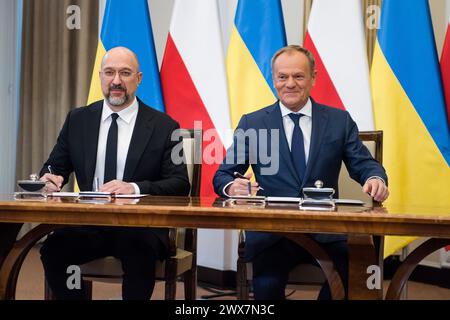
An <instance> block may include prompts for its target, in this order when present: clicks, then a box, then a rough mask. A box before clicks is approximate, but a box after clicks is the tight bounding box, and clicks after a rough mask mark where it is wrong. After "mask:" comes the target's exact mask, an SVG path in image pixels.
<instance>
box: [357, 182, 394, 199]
mask: <svg viewBox="0 0 450 320" xmlns="http://www.w3.org/2000/svg"><path fill="white" fill-rule="evenodd" d="M363 192H365V193H368V194H370V196H371V197H372V198H374V199H375V200H376V201H379V202H383V201H384V200H386V199H387V198H388V196H389V190H388V188H387V186H386V185H385V184H384V182H383V180H380V179H377V178H372V179H369V180H367V182H366V183H365V184H364V186H363Z"/></svg>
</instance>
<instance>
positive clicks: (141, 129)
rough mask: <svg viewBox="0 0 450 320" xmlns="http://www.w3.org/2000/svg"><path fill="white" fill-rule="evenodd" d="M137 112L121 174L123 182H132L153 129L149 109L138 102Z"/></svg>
mask: <svg viewBox="0 0 450 320" xmlns="http://www.w3.org/2000/svg"><path fill="white" fill-rule="evenodd" d="M138 102H139V110H138V114H137V117H136V123H135V125H134V130H133V135H132V136H131V141H130V146H129V148H128V154H127V160H126V162H125V170H124V173H123V181H132V179H133V175H134V172H135V170H136V166H137V165H138V163H139V160H140V158H141V156H142V153H143V152H144V150H145V148H146V147H147V143H148V141H149V140H150V138H151V136H152V133H153V128H154V126H152V118H153V115H152V113H151V112H150V110H147V109H146V108H149V107H147V106H145V105H144V104H143V103H142V102H141V101H139V100H138Z"/></svg>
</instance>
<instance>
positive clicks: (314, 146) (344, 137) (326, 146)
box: [214, 99, 387, 259]
mask: <svg viewBox="0 0 450 320" xmlns="http://www.w3.org/2000/svg"><path fill="white" fill-rule="evenodd" d="M311 100H312V99H311ZM249 128H252V129H256V130H264V129H265V130H267V136H268V138H267V139H266V138H264V134H265V133H264V132H265V131H258V134H257V135H256V136H257V140H258V143H257V144H255V143H253V144H252V143H249V141H251V140H252V137H251V134H250V135H249V136H250V138H245V137H244V138H243V137H242V135H241V136H239V135H238V134H236V133H235V137H234V143H233V146H231V147H230V149H229V150H228V151H227V157H229V159H231V158H232V160H233V161H232V163H229V161H227V160H226V159H224V162H223V163H222V164H221V166H220V167H219V169H218V171H217V172H216V174H215V176H214V190H215V192H216V193H217V194H218V195H220V196H222V197H226V196H225V194H224V193H223V188H224V187H225V186H226V185H227V184H228V183H229V182H231V181H233V180H234V177H233V172H234V171H238V172H240V173H244V172H245V171H246V170H247V169H248V166H249V165H251V166H252V169H253V172H254V174H255V178H256V181H258V183H259V184H260V186H261V187H263V188H264V191H262V190H260V191H259V192H258V194H259V195H265V196H287V197H299V196H300V195H301V190H302V188H304V187H312V186H314V182H315V181H316V180H322V181H323V183H324V187H331V188H334V189H335V190H336V195H335V196H336V197H338V196H339V193H338V192H337V191H338V190H339V188H338V177H339V172H340V169H341V163H342V161H344V163H345V165H346V167H347V169H348V171H349V173H350V176H351V177H352V178H353V179H354V180H356V181H357V182H359V183H360V184H361V185H362V184H364V183H365V181H366V180H367V179H368V178H369V177H371V176H378V177H381V178H383V179H384V180H385V181H386V183H387V176H386V173H385V171H384V169H383V167H382V166H381V165H380V164H379V163H378V162H377V161H376V160H374V159H373V158H372V156H371V154H370V152H369V151H368V150H367V148H366V147H365V146H364V145H363V144H362V142H361V141H360V139H359V137H358V128H357V126H356V124H355V122H354V121H353V120H352V118H351V117H350V115H349V113H348V112H347V111H342V110H339V109H336V108H331V107H327V106H324V105H321V104H318V103H315V102H314V101H313V100H312V132H311V145H310V150H309V158H308V163H307V167H306V172H305V176H304V177H303V180H302V181H300V178H299V177H298V175H297V173H296V171H295V168H294V165H293V162H292V158H291V154H290V150H289V145H288V142H287V139H286V135H285V132H284V126H283V120H282V117H281V109H280V106H279V104H278V102H277V103H275V104H273V105H271V106H268V107H266V108H263V109H261V110H258V111H256V112H253V113H250V114H247V115H244V116H243V117H242V118H241V120H240V122H239V125H238V127H237V129H243V130H244V131H245V130H247V129H249ZM271 130H274V131H271ZM236 132H238V131H236ZM277 132H278V137H277V136H276V133H277ZM262 140H267V147H265V144H264V143H261V141H262ZM237 144H241V145H245V148H240V150H239V148H236V145H237ZM244 149H245V150H244ZM230 152H231V153H232V156H231V157H230V156H229V153H230ZM267 154H269V155H271V156H272V158H274V157H276V156H278V158H279V163H278V170H276V173H275V174H267V171H266V172H264V170H267V169H269V168H270V167H271V166H274V161H272V163H267V160H266V159H264V155H267ZM242 160H245V161H242ZM264 163H265V164H264ZM275 167H276V166H275ZM269 171H270V170H269ZM314 237H315V238H316V240H318V241H320V242H330V241H336V240H343V239H345V236H342V235H341V236H339V235H335V236H333V235H314ZM278 239H279V236H276V235H273V234H268V233H262V232H247V237H246V254H247V258H248V259H251V258H252V257H253V256H254V255H256V254H257V253H258V252H260V251H261V250H263V249H264V248H266V247H267V246H269V245H271V244H273V243H274V242H275V241H277V240H278Z"/></svg>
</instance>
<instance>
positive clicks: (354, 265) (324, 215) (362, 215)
mask: <svg viewBox="0 0 450 320" xmlns="http://www.w3.org/2000/svg"><path fill="white" fill-rule="evenodd" d="M0 222H2V223H0V266H1V269H0V299H2V298H3V299H11V298H14V293H15V285H16V280H17V279H14V278H15V276H17V275H18V273H19V270H20V267H21V265H22V263H23V260H24V259H25V256H26V253H27V252H28V250H29V249H30V248H31V247H32V245H33V244H34V242H35V241H36V238H37V237H40V236H44V235H46V234H47V233H49V232H51V231H53V230H55V229H57V228H59V227H63V226H67V225H104V226H119V225H120V226H141V227H143V226H144V227H146V226H148V227H155V226H157V227H185V228H186V227H189V228H213V229H245V230H257V231H270V232H278V233H283V234H284V235H285V236H288V237H289V238H290V239H292V240H294V241H297V242H301V241H302V239H301V237H302V236H303V235H302V233H342V234H348V244H349V299H380V298H382V292H383V291H382V287H381V288H380V289H373V290H370V289H369V288H368V287H367V284H366V281H367V279H368V277H369V276H370V274H368V273H367V268H368V266H370V265H374V264H375V265H377V264H378V256H377V254H376V251H375V247H374V243H373V241H372V235H408V236H424V237H431V238H432V239H431V240H429V241H427V242H426V243H425V244H424V245H422V246H421V247H419V248H418V249H417V250H416V251H414V252H412V253H411V254H410V256H409V260H408V259H406V260H405V263H404V264H403V265H402V267H401V268H400V269H399V271H398V272H397V274H396V275H395V276H394V278H393V281H392V282H391V286H390V288H389V290H388V294H387V298H391V299H395V298H398V296H399V294H400V290H401V288H402V286H403V284H404V283H405V282H406V280H407V278H408V277H409V274H410V273H411V272H412V270H413V269H414V267H415V266H416V265H417V263H418V262H419V261H420V260H422V258H424V257H426V255H428V254H429V253H431V252H432V251H430V250H433V251H434V250H437V249H439V248H440V247H442V246H444V245H446V244H449V243H450V240H449V238H450V209H449V208H439V207H426V208H425V207H405V206H389V207H388V208H384V207H376V208H369V207H361V206H339V207H338V209H337V211H336V212H320V211H300V210H298V208H297V207H296V206H292V205H287V206H280V205H266V206H265V207H262V206H257V205H239V206H234V205H231V204H230V203H229V202H227V201H222V200H216V199H213V198H201V199H200V198H189V197H145V198H142V199H140V200H139V201H138V202H137V203H136V200H134V199H115V200H113V201H112V202H111V203H103V204H93V203H80V202H79V201H77V200H76V199H73V198H63V199H62V198H48V199H47V200H45V201H16V200H14V197H13V196H11V195H0ZM24 222H34V223H41V225H40V226H39V229H38V230H37V231H36V230H35V231H34V233H33V232H30V233H29V234H27V235H25V236H24V237H23V238H22V239H21V240H20V241H17V242H15V239H16V236H17V233H18V232H19V229H20V227H21V224H22V223H24ZM31 239H33V241H31ZM418 259H419V260H418ZM402 268H403V269H402ZM16 278H17V277H16ZM381 283H382V282H381ZM332 290H333V289H332Z"/></svg>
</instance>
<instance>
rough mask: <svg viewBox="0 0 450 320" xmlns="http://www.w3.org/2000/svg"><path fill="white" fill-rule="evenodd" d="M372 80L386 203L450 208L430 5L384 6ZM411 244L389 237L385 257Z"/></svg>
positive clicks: (447, 147) (418, 1) (392, 2)
mask: <svg viewBox="0 0 450 320" xmlns="http://www.w3.org/2000/svg"><path fill="white" fill-rule="evenodd" d="M411 17H414V21H413V22H412V20H411ZM371 80H372V96H373V106H374V115H375V126H376V128H377V129H381V130H383V131H384V143H383V144H384V146H383V149H384V151H383V156H384V159H383V165H384V166H385V168H386V170H387V173H388V176H389V189H390V193H391V194H390V197H389V199H388V200H387V203H388V204H393V205H400V206H402V205H406V204H408V205H412V206H414V207H417V208H421V209H420V210H419V211H420V213H423V212H424V211H426V210H424V208H427V207H432V206H438V207H444V208H450V191H449V188H448V183H449V181H450V167H449V164H450V138H449V127H448V123H447V119H446V113H445V103H444V95H443V91H442V84H441V77H440V70H439V60H438V57H437V52H436V44H435V39H434V34H433V27H432V21H431V16H430V8H429V5H428V1H427V0H414V1H397V0H384V1H383V3H382V8H381V17H380V29H379V31H378V35H377V42H376V47H375V51H374V58H373V64H372V70H371ZM411 213H415V212H411ZM417 213H418V212H417ZM411 240H413V239H412V238H400V237H388V238H387V239H386V244H385V256H388V255H390V254H392V253H394V252H395V251H396V250H398V249H400V248H402V247H403V246H404V245H406V244H408V243H409V242H410V241H411Z"/></svg>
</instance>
